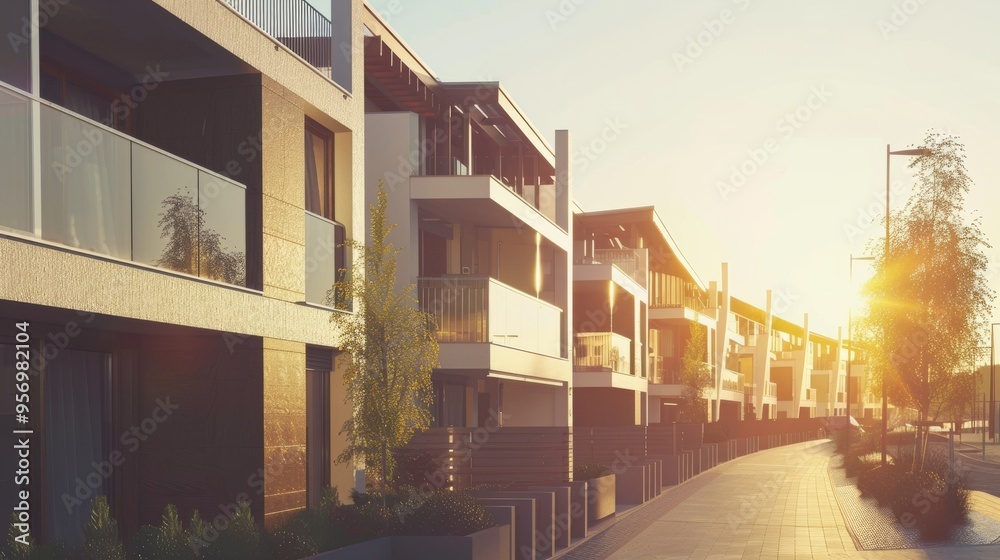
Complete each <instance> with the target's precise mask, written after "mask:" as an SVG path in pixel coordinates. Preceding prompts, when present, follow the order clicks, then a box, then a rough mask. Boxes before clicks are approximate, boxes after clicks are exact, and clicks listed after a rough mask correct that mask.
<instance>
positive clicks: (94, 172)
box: [41, 105, 131, 259]
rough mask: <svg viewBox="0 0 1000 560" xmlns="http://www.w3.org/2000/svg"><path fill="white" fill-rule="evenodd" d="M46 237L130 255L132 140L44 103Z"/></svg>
mask: <svg viewBox="0 0 1000 560" xmlns="http://www.w3.org/2000/svg"><path fill="white" fill-rule="evenodd" d="M41 130H42V138H41V150H42V238H43V239H47V240H49V241H55V242H57V243H62V244H63V245H68V246H70V247H77V248H80V249H86V250H88V251H94V252H95V253H101V254H102V255H109V256H112V257H116V258H123V259H128V258H130V257H131V246H130V243H129V233H130V229H131V222H130V210H129V208H130V206H131V199H130V193H129V142H128V140H125V139H123V138H121V137H119V136H117V135H115V134H113V133H111V132H108V131H107V130H104V129H102V128H100V127H97V126H94V125H93V124H90V123H88V122H86V121H84V120H81V119H78V118H76V117H73V116H70V115H67V114H65V113H62V112H60V111H57V110H55V109H52V108H50V107H47V106H44V105H43V106H42V107H41Z"/></svg>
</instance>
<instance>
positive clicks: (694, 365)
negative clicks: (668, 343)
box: [679, 323, 713, 422]
mask: <svg viewBox="0 0 1000 560" xmlns="http://www.w3.org/2000/svg"><path fill="white" fill-rule="evenodd" d="M706 330H707V329H706V328H705V327H704V326H702V325H699V324H698V323H691V336H690V338H688V342H687V346H686V347H685V348H684V356H683V358H682V359H681V385H683V387H684V389H683V392H682V393H681V398H682V402H681V406H680V411H679V412H680V415H681V417H682V418H684V419H685V420H686V421H688V422H706V421H707V420H708V401H707V400H706V399H705V397H704V394H705V391H707V390H709V389H710V388H712V386H713V382H712V370H711V368H709V367H708V363H707V361H706V358H707V357H708V344H707V342H706V339H707V336H708V335H707V333H706Z"/></svg>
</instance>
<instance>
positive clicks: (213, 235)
mask: <svg viewBox="0 0 1000 560" xmlns="http://www.w3.org/2000/svg"><path fill="white" fill-rule="evenodd" d="M198 185H199V186H198V205H199V207H200V210H201V231H200V232H199V239H200V245H199V255H200V265H201V267H200V276H201V277H203V278H210V279H212V280H218V281H220V282H226V283H228V284H235V285H237V286H246V277H247V259H246V247H247V242H246V234H247V226H246V224H247V219H246V190H244V189H243V188H242V187H240V186H238V185H236V184H234V183H232V182H230V181H226V180H225V179H222V178H220V177H216V176H215V175H211V174H209V173H205V172H204V171H199V175H198Z"/></svg>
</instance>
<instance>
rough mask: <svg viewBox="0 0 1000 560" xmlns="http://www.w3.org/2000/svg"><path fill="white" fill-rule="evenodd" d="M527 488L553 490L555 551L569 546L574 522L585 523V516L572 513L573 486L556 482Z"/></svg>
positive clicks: (543, 490)
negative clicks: (580, 516)
mask: <svg viewBox="0 0 1000 560" xmlns="http://www.w3.org/2000/svg"><path fill="white" fill-rule="evenodd" d="M525 490H529V491H539V492H552V494H553V495H554V496H555V510H554V514H555V535H554V538H555V551H556V552H559V551H560V550H565V549H567V548H569V543H570V534H571V532H572V530H573V523H574V522H575V523H580V524H583V523H584V518H578V517H574V516H573V515H572V513H571V508H570V494H571V493H572V488H571V487H570V486H569V485H568V484H566V485H562V484H554V485H552V486H529V487H527V488H525Z"/></svg>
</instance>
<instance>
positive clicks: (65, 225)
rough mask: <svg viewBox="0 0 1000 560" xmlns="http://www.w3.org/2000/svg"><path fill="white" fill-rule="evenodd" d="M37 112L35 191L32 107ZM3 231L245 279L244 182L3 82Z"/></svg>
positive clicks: (188, 270)
mask: <svg viewBox="0 0 1000 560" xmlns="http://www.w3.org/2000/svg"><path fill="white" fill-rule="evenodd" d="M33 106H37V109H38V111H39V112H38V114H39V126H38V128H39V130H40V137H39V138H38V140H37V141H38V146H39V151H40V155H41V160H42V166H41V175H40V177H39V178H38V181H37V183H38V185H39V190H38V192H35V186H34V185H35V181H33V179H32V173H31V168H30V165H31V157H30V155H29V154H30V153H31V150H32V145H33V140H32V138H31V130H32V126H31V122H30V119H31V111H32V107H33ZM0 166H2V169H3V170H4V174H5V186H4V195H5V200H4V204H2V205H0V228H2V229H7V230H11V231H16V232H20V233H22V234H26V235H32V236H36V237H40V238H41V239H44V240H46V241H51V242H53V243H59V244H62V245H66V246H68V247H73V248H76V249H81V250H85V251H89V252H92V253H97V254H100V255H107V256H109V257H113V258H116V259H123V260H131V261H134V262H138V263H143V264H147V265H151V266H156V267H160V268H166V269H170V270H174V271H177V272H183V273H185V274H191V275H193V276H198V277H201V278H206V279H210V280H215V281H219V282H224V283H227V284H233V285H237V286H245V285H246V276H247V263H246V187H244V186H243V185H241V184H239V183H236V182H233V181H230V180H228V179H226V178H223V177H221V176H219V175H216V174H214V173H212V172H210V171H207V170H205V169H203V168H201V167H198V166H196V165H193V164H191V163H190V162H187V161H184V160H182V159H179V158H176V157H174V156H172V155H170V154H167V153H165V152H162V151H160V150H157V149H155V148H152V147H150V146H148V145H145V144H142V143H140V142H138V141H137V140H135V139H132V138H130V137H128V136H126V135H124V134H121V133H119V132H117V131H115V130H112V129H110V128H106V127H104V126H102V125H99V124H97V123H95V122H93V121H89V120H87V119H85V118H82V117H80V116H78V115H76V114H74V113H71V112H69V111H67V110H65V109H62V108H61V107H57V106H54V105H50V104H47V103H44V102H41V101H38V100H36V99H31V98H28V97H24V96H22V95H21V94H18V93H16V92H14V91H12V90H9V89H7V88H5V87H3V86H0Z"/></svg>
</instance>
